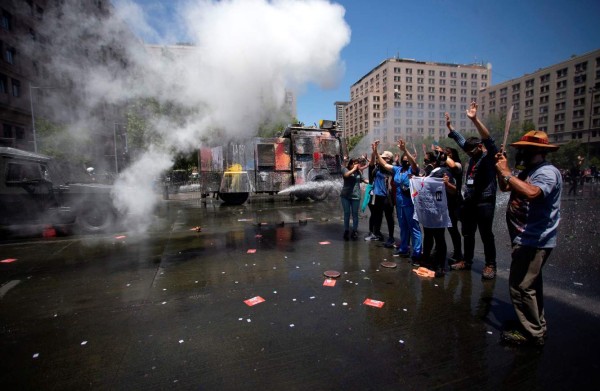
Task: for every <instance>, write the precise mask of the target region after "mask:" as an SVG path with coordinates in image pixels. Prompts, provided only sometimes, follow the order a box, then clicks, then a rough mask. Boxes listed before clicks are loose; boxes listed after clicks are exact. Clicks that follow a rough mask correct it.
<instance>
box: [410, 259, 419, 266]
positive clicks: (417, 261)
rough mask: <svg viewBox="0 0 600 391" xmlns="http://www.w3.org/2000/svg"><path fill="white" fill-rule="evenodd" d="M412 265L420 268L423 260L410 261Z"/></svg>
mask: <svg viewBox="0 0 600 391" xmlns="http://www.w3.org/2000/svg"><path fill="white" fill-rule="evenodd" d="M410 264H411V265H413V266H417V267H419V266H421V260H420V259H419V258H414V257H413V258H411V260H410Z"/></svg>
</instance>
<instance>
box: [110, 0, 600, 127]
mask: <svg viewBox="0 0 600 391" xmlns="http://www.w3.org/2000/svg"><path fill="white" fill-rule="evenodd" d="M128 1H132V2H133V3H135V4H136V5H137V6H139V9H141V10H142V11H143V13H144V18H145V24H144V26H145V29H140V28H139V27H136V28H134V32H135V33H136V34H137V35H138V36H139V37H140V38H141V39H142V40H143V41H144V42H146V43H157V44H165V45H167V44H174V43H177V42H192V43H193V42H194V41H195V39H194V38H193V37H190V36H189V35H188V34H186V29H185V26H183V25H182V23H181V22H180V20H178V10H180V9H181V7H182V6H183V5H185V4H188V3H201V2H207V1H203V0H191V1H190V0H128ZM269 2H270V3H277V1H269ZM311 2H312V0H307V3H309V4H310V3H311ZM113 3H119V0H113ZM121 3H122V1H121ZM208 3H215V2H214V1H208ZM329 3H332V4H339V5H341V6H342V7H343V9H344V11H345V13H344V14H343V19H344V21H345V23H346V24H347V25H348V27H349V29H350V39H349V42H348V43H347V44H346V45H345V46H343V47H342V48H341V51H340V52H339V63H340V65H341V66H340V67H338V68H339V69H337V70H336V72H337V75H336V77H335V78H333V79H332V80H330V81H328V82H325V83H324V82H323V81H319V82H313V81H310V80H309V81H306V82H305V83H303V84H302V85H297V86H295V88H297V89H298V92H297V111H298V119H299V120H300V121H302V122H304V123H305V124H313V123H318V121H319V120H320V119H335V108H334V102H335V101H345V100H349V96H350V86H351V85H352V84H353V83H355V82H356V81H358V80H359V79H360V78H361V77H362V76H364V75H365V74H367V73H368V72H369V71H370V70H371V69H373V68H374V67H375V66H377V65H378V64H379V63H381V62H382V61H384V60H385V59H386V58H391V57H400V58H410V59H415V60H419V61H433V62H446V63H456V64H469V63H481V62H483V63H491V65H492V84H497V83H501V82H504V81H506V80H510V79H513V78H517V77H520V76H523V75H524V74H527V73H532V72H535V71H536V70H538V69H540V68H544V67H547V66H550V65H553V64H555V63H558V62H561V61H565V60H567V59H569V58H570V57H571V56H572V55H581V54H584V53H587V52H590V51H593V50H595V49H598V48H600V27H599V25H598V20H599V18H600V1H597V0H573V1H564V0H562V1H561V0H520V1H516V0H503V1H487V0H479V1H473V0H455V1H450V0H421V1H401V0H341V1H330V2H329ZM337 26H338V28H339V24H338V25H337ZM320 27H321V28H322V27H323V26H320ZM283 28H285V29H290V30H296V31H298V32H301V31H302V29H303V28H306V26H303V25H297V26H295V25H293V23H291V24H289V23H288V24H286V26H284V27H283ZM323 44H324V43H323ZM316 46H318V45H316ZM319 49H320V48H319V47H315V48H314V50H315V52H316V53H317V55H316V56H315V55H314V53H310V54H308V55H310V56H314V58H315V59H314V61H320V60H319V56H318V52H319Z"/></svg>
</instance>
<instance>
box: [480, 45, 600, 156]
mask: <svg viewBox="0 0 600 391" xmlns="http://www.w3.org/2000/svg"><path fill="white" fill-rule="evenodd" d="M479 102H480V108H481V111H482V113H483V116H484V117H485V116H486V115H487V116H489V115H494V114H498V115H502V114H504V113H506V112H507V111H508V108H509V107H510V106H511V105H512V106H513V117H512V120H513V122H517V123H519V124H522V123H524V122H525V121H530V122H532V123H533V124H534V126H535V128H536V129H539V130H543V131H544V132H546V133H548V136H549V138H550V141H551V142H555V143H559V144H560V143H566V142H569V141H571V140H577V141H580V142H582V143H588V142H589V143H591V144H590V146H593V144H594V143H596V144H598V142H600V49H599V50H596V51H593V52H590V53H587V54H584V55H581V56H576V57H572V58H570V59H569V60H567V61H563V62H561V63H558V64H555V65H552V66H549V67H547V68H543V69H539V70H537V71H535V72H534V73H531V74H527V75H524V76H522V77H520V78H517V79H513V80H509V81H506V82H504V83H500V84H497V85H494V86H488V87H487V88H486V89H485V90H483V91H481V97H480V100H479Z"/></svg>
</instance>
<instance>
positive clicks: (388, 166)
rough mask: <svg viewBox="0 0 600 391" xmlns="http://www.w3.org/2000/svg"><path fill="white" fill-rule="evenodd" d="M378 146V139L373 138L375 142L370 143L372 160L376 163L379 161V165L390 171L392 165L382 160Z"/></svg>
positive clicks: (392, 167)
mask: <svg viewBox="0 0 600 391" xmlns="http://www.w3.org/2000/svg"><path fill="white" fill-rule="evenodd" d="M378 146H379V140H375V142H374V143H373V144H371V149H372V150H373V159H372V161H376V162H377V163H379V165H380V166H381V167H383V168H385V169H386V170H388V171H392V170H393V169H394V166H392V165H391V164H388V163H387V162H386V161H385V160H383V158H382V157H381V155H380V154H379V152H378V151H377V147H378Z"/></svg>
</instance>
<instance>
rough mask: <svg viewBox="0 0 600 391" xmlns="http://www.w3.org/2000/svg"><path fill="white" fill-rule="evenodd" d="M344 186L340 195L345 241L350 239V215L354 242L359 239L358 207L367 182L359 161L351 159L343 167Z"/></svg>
mask: <svg viewBox="0 0 600 391" xmlns="http://www.w3.org/2000/svg"><path fill="white" fill-rule="evenodd" d="M342 177H343V178H344V184H343V186H342V192H341V194H340V200H341V201H342V207H343V208H344V240H349V239H350V214H352V240H356V239H358V207H359V206H360V184H361V182H366V181H365V180H364V179H363V177H362V174H361V172H360V169H359V162H358V160H357V159H350V160H349V161H348V165H347V166H346V167H342Z"/></svg>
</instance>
